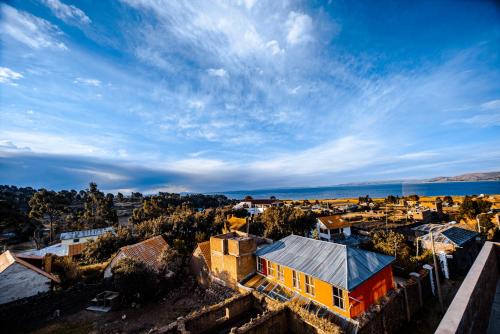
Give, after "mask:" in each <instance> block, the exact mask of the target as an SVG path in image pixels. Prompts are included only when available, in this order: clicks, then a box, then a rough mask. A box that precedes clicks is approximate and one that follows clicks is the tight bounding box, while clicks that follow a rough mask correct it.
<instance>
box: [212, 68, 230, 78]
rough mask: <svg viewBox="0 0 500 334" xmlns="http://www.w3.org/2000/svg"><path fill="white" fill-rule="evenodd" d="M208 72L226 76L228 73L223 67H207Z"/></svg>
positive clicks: (215, 75) (216, 75) (213, 74)
mask: <svg viewBox="0 0 500 334" xmlns="http://www.w3.org/2000/svg"><path fill="white" fill-rule="evenodd" d="M207 72H208V75H211V76H214V77H220V78H222V77H226V76H227V75H228V74H227V71H226V70H225V69H223V68H209V69H208V70H207Z"/></svg>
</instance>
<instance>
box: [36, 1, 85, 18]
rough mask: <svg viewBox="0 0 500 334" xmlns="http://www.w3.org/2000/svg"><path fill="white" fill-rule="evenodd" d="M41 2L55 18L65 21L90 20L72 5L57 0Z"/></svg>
mask: <svg viewBox="0 0 500 334" xmlns="http://www.w3.org/2000/svg"><path fill="white" fill-rule="evenodd" d="M43 3H44V4H45V5H46V6H47V7H49V8H50V10H51V11H52V12H53V13H54V15H55V16H56V17H57V18H59V19H61V20H63V21H64V22H66V23H70V24H72V23H80V24H89V23H91V22H92V21H91V20H90V18H89V17H88V16H87V15H86V14H85V12H83V11H82V10H81V9H79V8H77V7H75V6H73V5H66V4H64V3H62V2H61V1H59V0H43Z"/></svg>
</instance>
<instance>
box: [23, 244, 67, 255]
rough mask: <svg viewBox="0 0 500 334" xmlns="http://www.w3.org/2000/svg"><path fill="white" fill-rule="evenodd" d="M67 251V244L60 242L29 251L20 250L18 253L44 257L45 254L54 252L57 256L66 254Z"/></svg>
mask: <svg viewBox="0 0 500 334" xmlns="http://www.w3.org/2000/svg"><path fill="white" fill-rule="evenodd" d="M68 252H69V248H68V245H63V244H61V243H58V244H55V245H51V246H48V247H45V248H42V249H33V250H29V251H24V252H20V253H19V255H20V256H23V255H24V256H39V257H44V256H45V255H47V254H54V255H57V256H68Z"/></svg>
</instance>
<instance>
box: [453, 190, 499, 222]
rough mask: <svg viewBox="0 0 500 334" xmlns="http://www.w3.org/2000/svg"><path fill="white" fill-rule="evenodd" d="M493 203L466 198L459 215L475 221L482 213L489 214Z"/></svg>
mask: <svg viewBox="0 0 500 334" xmlns="http://www.w3.org/2000/svg"><path fill="white" fill-rule="evenodd" d="M491 205H492V203H491V202H489V201H485V200H483V199H481V198H475V199H474V198H472V197H470V196H465V197H464V200H463V202H462V204H461V205H460V208H459V213H460V215H461V216H463V217H467V218H469V219H475V218H476V216H477V215H479V214H481V213H487V212H488V211H489V210H490V208H491Z"/></svg>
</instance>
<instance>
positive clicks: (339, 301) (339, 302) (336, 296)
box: [333, 287, 344, 309]
mask: <svg viewBox="0 0 500 334" xmlns="http://www.w3.org/2000/svg"><path fill="white" fill-rule="evenodd" d="M333 305H335V306H337V307H338V308H341V309H344V296H343V294H342V289H339V288H336V287H333Z"/></svg>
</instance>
